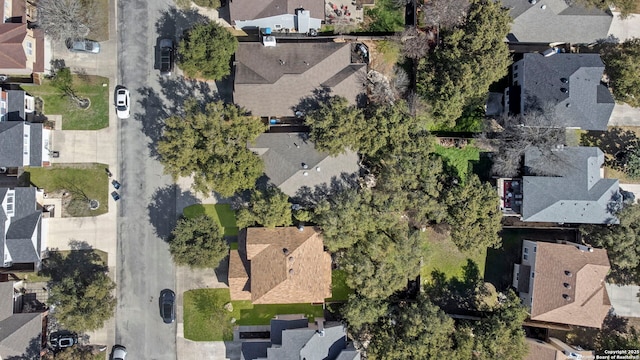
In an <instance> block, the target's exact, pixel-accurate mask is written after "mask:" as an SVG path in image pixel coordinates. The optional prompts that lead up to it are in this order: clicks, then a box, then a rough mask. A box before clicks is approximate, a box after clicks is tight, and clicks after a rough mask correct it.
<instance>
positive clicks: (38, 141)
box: [29, 123, 42, 166]
mask: <svg viewBox="0 0 640 360" xmlns="http://www.w3.org/2000/svg"><path fill="white" fill-rule="evenodd" d="M29 128H30V129H31V135H30V136H29V145H30V147H29V166H42V124H39V123H29Z"/></svg>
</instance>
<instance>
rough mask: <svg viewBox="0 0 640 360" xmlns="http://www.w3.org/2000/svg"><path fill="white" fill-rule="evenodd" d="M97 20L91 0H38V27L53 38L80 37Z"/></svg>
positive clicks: (93, 3) (84, 34) (73, 38)
mask: <svg viewBox="0 0 640 360" xmlns="http://www.w3.org/2000/svg"><path fill="white" fill-rule="evenodd" d="M14 11H15V10H14ZM101 15H102V14H101ZM99 21H100V17H99V16H98V14H97V13H96V5H95V2H94V1H93V0H39V1H38V27H39V28H40V29H42V30H43V31H44V32H45V33H46V34H47V35H49V36H50V37H51V38H52V39H53V40H66V39H71V40H76V39H82V38H84V37H86V36H87V35H88V34H89V31H91V30H92V29H93V28H94V27H96V26H97V24H99Z"/></svg>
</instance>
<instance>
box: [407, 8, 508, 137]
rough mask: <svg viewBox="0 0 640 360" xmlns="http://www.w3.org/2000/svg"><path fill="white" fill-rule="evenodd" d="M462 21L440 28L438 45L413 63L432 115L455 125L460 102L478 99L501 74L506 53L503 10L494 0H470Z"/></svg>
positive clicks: (466, 103)
mask: <svg viewBox="0 0 640 360" xmlns="http://www.w3.org/2000/svg"><path fill="white" fill-rule="evenodd" d="M469 2H470V4H471V5H470V7H469V10H468V12H467V16H466V19H465V21H464V23H463V24H462V25H461V26H459V27H457V28H452V29H444V30H443V31H442V32H441V36H440V37H441V39H442V45H441V46H440V48H438V49H436V50H435V51H434V52H433V53H432V54H431V55H430V56H428V57H426V58H423V59H422V60H421V61H420V63H419V66H418V70H419V71H418V79H417V86H418V92H419V94H420V95H421V96H422V97H423V98H424V99H425V100H426V101H427V102H428V103H429V104H430V105H431V107H432V112H433V115H434V117H435V118H436V120H437V121H438V122H439V123H441V124H445V125H449V126H453V125H455V120H456V119H457V118H459V117H460V116H461V115H462V113H463V110H464V109H465V107H467V106H470V105H474V104H477V103H479V102H482V101H484V97H485V96H486V94H487V93H488V91H489V85H490V84H491V83H493V82H495V81H497V80H499V79H501V78H502V77H504V76H505V75H506V74H507V71H508V67H509V65H510V64H511V56H510V54H509V49H508V47H507V44H506V42H505V41H504V39H505V38H506V36H507V34H508V33H509V31H510V23H511V17H510V16H509V11H508V10H507V9H504V8H502V5H501V3H500V2H499V1H491V0H471V1H469Z"/></svg>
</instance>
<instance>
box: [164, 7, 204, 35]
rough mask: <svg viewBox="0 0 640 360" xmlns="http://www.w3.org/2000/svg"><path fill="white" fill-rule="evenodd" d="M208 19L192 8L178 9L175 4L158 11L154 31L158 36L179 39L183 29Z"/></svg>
mask: <svg viewBox="0 0 640 360" xmlns="http://www.w3.org/2000/svg"><path fill="white" fill-rule="evenodd" d="M208 21H210V20H209V18H207V17H206V16H204V15H201V14H200V13H198V11H197V10H194V9H178V8H176V7H175V6H172V7H170V8H169V9H168V10H165V11H162V12H161V13H160V18H159V19H158V21H156V32H157V33H158V36H160V37H168V38H173V39H176V40H178V42H179V41H180V39H181V38H182V36H183V34H184V32H185V31H187V30H189V29H191V28H192V27H193V26H194V25H196V24H199V23H205V22H208Z"/></svg>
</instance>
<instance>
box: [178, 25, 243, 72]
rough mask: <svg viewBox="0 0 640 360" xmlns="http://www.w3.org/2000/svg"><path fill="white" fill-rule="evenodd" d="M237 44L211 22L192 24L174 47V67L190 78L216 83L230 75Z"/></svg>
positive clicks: (233, 37) (227, 33)
mask: <svg viewBox="0 0 640 360" xmlns="http://www.w3.org/2000/svg"><path fill="white" fill-rule="evenodd" d="M237 49H238V40H237V39H236V38H235V36H233V35H232V34H231V32H229V30H227V29H225V28H224V27H222V26H221V25H219V24H218V23H215V22H208V23H204V24H202V23H201V24H196V25H195V26H194V27H193V28H192V29H191V30H189V32H188V33H187V35H186V37H185V38H184V39H183V40H182V41H180V43H179V44H178V65H179V66H180V68H181V69H182V71H184V74H185V75H186V76H188V77H190V78H202V79H208V80H220V79H222V78H223V77H225V76H227V75H229V74H230V73H231V56H232V55H233V53H235V52H236V50H237Z"/></svg>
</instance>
